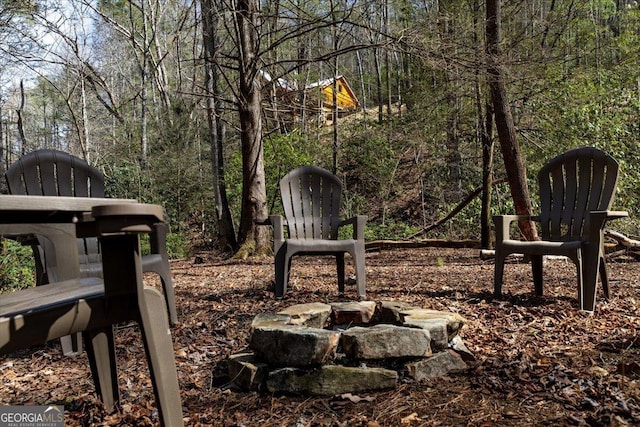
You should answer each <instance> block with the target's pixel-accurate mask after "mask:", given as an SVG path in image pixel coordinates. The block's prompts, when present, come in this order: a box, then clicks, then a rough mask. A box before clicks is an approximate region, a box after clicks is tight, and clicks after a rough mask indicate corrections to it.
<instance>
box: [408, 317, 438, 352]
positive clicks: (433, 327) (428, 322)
mask: <svg viewBox="0 0 640 427" xmlns="http://www.w3.org/2000/svg"><path fill="white" fill-rule="evenodd" d="M402 325H403V326H406V327H408V328H420V329H425V330H427V331H429V336H430V337H431V349H432V350H433V351H434V352H436V353H437V352H438V351H442V350H446V349H447V346H448V345H449V333H448V332H447V326H448V325H449V322H448V321H447V319H443V318H439V319H416V318H413V317H407V321H406V322H404V323H403V324H402Z"/></svg>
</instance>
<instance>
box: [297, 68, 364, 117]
mask: <svg viewBox="0 0 640 427" xmlns="http://www.w3.org/2000/svg"><path fill="white" fill-rule="evenodd" d="M334 88H335V89H336V97H335V98H336V105H337V107H338V113H339V114H340V113H348V112H353V111H355V110H357V109H358V98H356V95H355V94H354V93H353V90H352V89H351V86H349V83H347V79H345V78H344V76H338V77H335V78H333V77H332V78H330V79H326V80H322V81H319V82H316V83H311V84H310V85H307V87H306V91H307V92H308V93H310V94H316V96H317V91H318V90H319V92H320V97H318V98H320V101H321V103H322V108H324V109H326V110H328V111H329V112H332V111H333V106H334V96H333V91H334Z"/></svg>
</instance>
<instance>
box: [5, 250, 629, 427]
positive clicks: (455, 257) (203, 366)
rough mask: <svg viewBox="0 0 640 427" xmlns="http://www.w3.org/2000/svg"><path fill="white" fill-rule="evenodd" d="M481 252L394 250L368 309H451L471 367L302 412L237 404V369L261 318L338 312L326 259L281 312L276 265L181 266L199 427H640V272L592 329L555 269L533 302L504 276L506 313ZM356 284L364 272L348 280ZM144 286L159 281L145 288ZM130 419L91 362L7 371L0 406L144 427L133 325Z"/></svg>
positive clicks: (121, 347) (382, 256) (125, 334)
mask: <svg viewBox="0 0 640 427" xmlns="http://www.w3.org/2000/svg"><path fill="white" fill-rule="evenodd" d="M478 255H479V251H478V250H474V249H443V248H422V249H384V250H375V251H369V252H368V253H367V257H366V262H367V267H366V271H367V297H368V299H371V300H398V301H404V302H407V303H410V304H412V305H415V306H418V307H424V308H433V309H438V310H449V311H454V312H458V313H460V314H461V315H463V316H464V317H465V318H466V319H467V321H468V323H467V325H466V326H465V327H464V328H463V329H462V332H461V335H462V338H463V339H464V342H465V343H466V345H467V346H468V348H469V349H470V350H471V351H472V352H473V353H474V355H475V358H476V361H475V362H473V363H470V365H469V369H468V370H466V371H464V372H460V373H456V374H450V375H448V376H446V377H442V378H439V379H437V380H433V381H427V382H422V383H415V382H412V381H411V380H403V381H402V383H401V384H400V385H399V386H398V388H397V389H395V390H390V391H384V392H375V393H363V394H361V395H359V396H358V397H360V398H362V399H361V400H360V401H359V402H358V403H355V402H354V401H353V400H357V399H353V400H350V399H347V398H345V397H344V396H333V397H305V396H289V395H272V394H269V393H258V392H240V391H237V390H234V388H233V387H231V385H230V384H229V378H228V376H227V373H226V360H227V358H228V356H229V355H230V354H233V353H236V352H239V351H241V350H242V349H244V348H245V347H246V346H247V344H248V341H247V340H248V333H249V326H250V324H251V320H252V319H253V317H254V316H255V315H256V314H257V313H262V312H267V313H269V312H276V311H279V310H280V309H282V308H285V307H288V306H290V305H293V304H297V303H305V302H333V301H339V300H345V299H349V298H355V297H356V292H355V289H354V287H348V289H347V293H346V294H345V295H344V297H342V298H340V297H339V295H338V293H337V285H336V279H335V264H334V263H333V262H332V259H331V258H296V259H294V261H293V266H292V276H291V282H290V291H289V292H288V293H287V295H286V297H285V298H284V299H283V300H275V299H274V297H273V294H272V293H271V291H270V288H271V280H272V278H273V261H272V259H262V260H251V261H233V260H224V259H220V258H216V257H213V256H211V255H209V254H207V253H205V254H200V256H201V257H202V258H201V259H200V261H202V262H201V263H194V258H191V259H188V260H178V261H172V269H173V274H174V278H175V281H176V285H175V289H176V296H177V299H178V312H179V316H180V322H179V324H178V325H176V327H175V328H174V329H173V337H174V348H175V354H176V362H177V367H178V375H179V380H180V387H181V394H182V405H183V408H184V411H183V412H184V418H185V424H186V425H188V426H205V425H207V426H208V425H211V426H238V427H240V426H292V427H294V426H295V427H298V426H300V427H306V426H349V427H350V426H368V427H376V426H409V427H413V426H565V425H567V426H626V425H640V338H639V336H638V330H639V328H640V301H639V299H640V281H639V280H638V273H639V272H640V265H639V264H638V263H637V262H635V261H631V260H629V259H625V258H624V257H618V258H616V259H615V260H612V261H611V262H610V263H609V267H610V280H611V292H612V299H611V300H610V301H605V300H604V299H603V298H602V293H601V291H600V290H599V291H598V303H597V307H596V311H595V313H593V314H588V313H585V312H581V311H580V310H579V309H578V303H577V289H576V279H575V268H574V266H573V264H571V263H570V262H569V261H565V260H550V261H547V263H546V265H545V296H544V297H541V298H540V297H536V296H535V295H534V294H533V284H532V282H531V274H530V268H529V265H528V264H524V263H517V262H511V263H509V264H508V265H507V266H506V268H505V286H504V291H505V298H504V299H503V300H494V299H493V297H492V295H491V292H492V281H493V262H492V261H491V260H488V261H483V260H481V259H480V258H479V256H478ZM347 272H348V274H349V273H351V274H352V272H353V269H352V266H351V265H350V264H348V265H347ZM147 280H148V281H149V284H156V283H155V282H156V280H157V279H156V278H155V277H153V276H149V277H147ZM116 337H117V355H118V363H119V368H120V371H119V375H120V387H121V395H122V399H121V407H120V408H119V412H116V413H114V414H105V412H104V410H103V408H102V406H101V404H100V402H99V401H98V400H97V399H96V397H95V394H94V387H93V383H92V381H91V376H90V373H89V367H88V363H87V361H86V357H85V356H84V355H81V356H77V357H63V356H62V355H61V352H60V348H59V344H58V343H57V342H51V343H49V344H47V345H45V346H40V347H36V348H32V349H31V350H29V351H23V352H20V353H18V354H14V355H12V357H5V358H1V359H0V371H1V375H2V384H1V385H0V404H1V405H8V404H13V405H26V404H33V405H42V404H51V403H59V404H63V405H64V406H65V412H66V424H67V425H70V426H77V425H86V426H97V425H110V426H111V425H113V426H125V425H126V426H145V425H155V424H157V420H158V418H157V412H156V411H155V409H154V398H153V393H152V389H151V384H150V381H149V376H148V370H147V365H146V361H145V358H144V352H143V351H142V344H141V341H140V335H139V330H138V327H137V326H136V325H121V326H120V327H119V328H118V330H117V332H116Z"/></svg>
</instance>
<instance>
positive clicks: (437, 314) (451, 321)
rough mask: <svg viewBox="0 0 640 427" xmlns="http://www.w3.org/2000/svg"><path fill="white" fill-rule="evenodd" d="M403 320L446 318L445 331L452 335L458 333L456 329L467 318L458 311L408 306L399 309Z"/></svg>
mask: <svg viewBox="0 0 640 427" xmlns="http://www.w3.org/2000/svg"><path fill="white" fill-rule="evenodd" d="M400 315H401V316H402V321H403V322H411V321H414V320H427V319H446V320H447V322H448V324H447V333H448V334H449V337H454V336H456V335H457V334H458V331H460V329H461V328H462V327H463V326H464V325H465V324H466V323H467V319H465V318H464V317H462V316H461V315H459V314H458V313H452V312H450V311H439V310H431V309H426V308H410V309H406V310H402V311H400Z"/></svg>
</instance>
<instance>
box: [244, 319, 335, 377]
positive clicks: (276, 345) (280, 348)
mask: <svg viewBox="0 0 640 427" xmlns="http://www.w3.org/2000/svg"><path fill="white" fill-rule="evenodd" d="M339 340H340V334H339V333H338V332H333V331H329V330H325V329H317V328H307V327H305V326H283V327H280V328H271V327H259V328H256V329H255V330H254V331H253V334H251V341H250V343H249V348H251V350H253V351H254V352H255V353H256V355H257V356H258V357H260V358H261V359H263V360H264V361H265V362H267V363H270V364H272V365H274V366H294V367H298V366H309V365H319V364H323V363H327V362H328V361H330V360H332V359H333V357H334V355H335V352H336V348H337V347H338V342H339Z"/></svg>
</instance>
